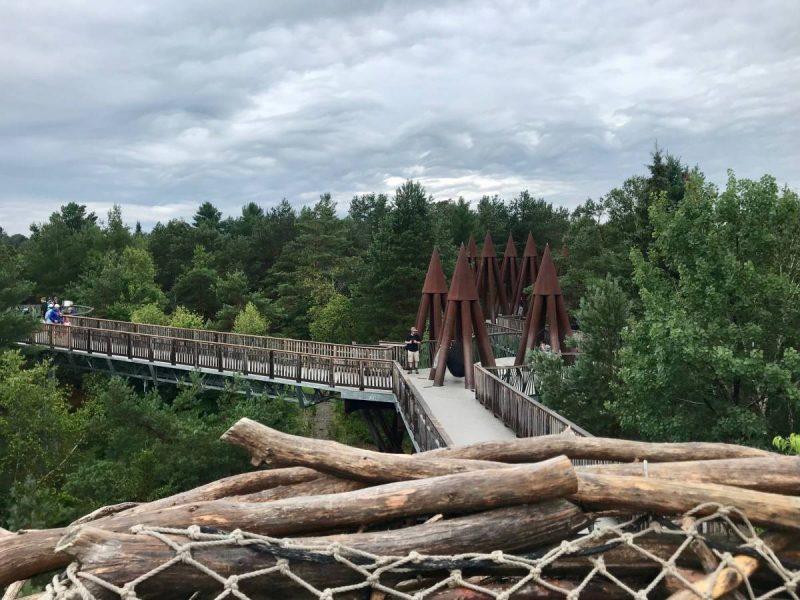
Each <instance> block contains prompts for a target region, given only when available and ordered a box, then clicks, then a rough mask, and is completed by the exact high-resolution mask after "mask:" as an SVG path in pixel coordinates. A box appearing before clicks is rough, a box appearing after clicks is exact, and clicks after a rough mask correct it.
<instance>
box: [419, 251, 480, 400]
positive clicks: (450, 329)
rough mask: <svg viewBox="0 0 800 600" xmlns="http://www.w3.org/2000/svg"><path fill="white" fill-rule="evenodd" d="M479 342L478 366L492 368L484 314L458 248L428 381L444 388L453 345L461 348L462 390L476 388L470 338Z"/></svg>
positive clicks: (463, 254)
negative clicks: (448, 356)
mask: <svg viewBox="0 0 800 600" xmlns="http://www.w3.org/2000/svg"><path fill="white" fill-rule="evenodd" d="M473 335H474V336H475V338H476V340H477V342H478V355H479V356H480V359H481V364H482V365H484V366H494V364H495V362H494V354H493V353H492V346H491V344H490V343H489V335H488V334H487V332H486V322H485V321H484V320H483V310H481V304H480V302H479V301H478V291H477V289H476V288H475V279H474V276H473V274H472V269H471V268H470V266H469V263H468V262H467V250H466V248H464V246H463V245H462V246H461V250H460V251H459V253H458V260H457V261H456V269H455V272H454V273H453V280H452V282H451V283H450V291H449V292H448V294H447V309H446V310H445V317H444V327H443V328H442V335H441V338H440V339H439V341H438V344H437V347H436V359H435V361H434V365H435V366H434V368H432V369H431V373H430V377H431V379H433V385H437V386H440V385H443V384H444V374H445V369H446V367H447V352H448V350H449V348H450V344H451V343H452V342H453V341H455V343H456V344H460V345H461V348H462V351H463V353H464V387H466V388H468V389H473V388H474V387H475V369H474V365H473V363H472V336H473Z"/></svg>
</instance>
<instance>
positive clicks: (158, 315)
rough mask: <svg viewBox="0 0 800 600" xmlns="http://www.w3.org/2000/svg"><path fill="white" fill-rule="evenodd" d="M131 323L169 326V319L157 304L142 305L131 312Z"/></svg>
mask: <svg viewBox="0 0 800 600" xmlns="http://www.w3.org/2000/svg"><path fill="white" fill-rule="evenodd" d="M131 322H133V323H147V324H148V325H169V323H170V319H169V317H168V316H167V315H166V314H165V313H164V310H163V309H162V308H161V307H160V306H159V305H158V304H144V305H142V306H140V307H138V308H135V309H134V310H133V312H131Z"/></svg>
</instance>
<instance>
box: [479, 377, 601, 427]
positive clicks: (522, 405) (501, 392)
mask: <svg viewBox="0 0 800 600" xmlns="http://www.w3.org/2000/svg"><path fill="white" fill-rule="evenodd" d="M475 398H476V399H477V400H478V402H480V403H481V404H483V405H484V406H485V407H486V408H488V409H489V410H491V411H492V412H493V413H494V415H495V416H496V417H498V418H499V419H500V420H502V421H503V424H505V425H506V426H507V427H508V428H509V429H511V430H512V431H513V432H514V433H515V434H516V435H517V437H535V436H540V435H550V434H554V433H562V432H563V431H566V430H568V429H569V430H571V431H572V432H573V433H574V434H575V435H578V436H580V437H593V436H592V434H591V433H589V432H588V431H586V430H585V429H583V428H582V427H579V426H578V425H576V424H575V423H573V422H572V421H570V420H569V419H567V418H565V417H562V416H561V415H560V414H558V413H557V412H555V411H554V410H552V409H550V408H548V407H546V406H545V405H544V404H541V403H540V402H537V401H536V400H534V399H533V398H531V397H529V396H526V395H525V394H523V393H522V392H521V391H519V390H517V389H516V388H514V387H513V386H511V385H509V384H508V383H506V382H505V381H502V380H501V379H499V378H497V377H495V376H494V374H493V373H492V372H491V371H489V370H487V369H486V368H485V367H482V366H481V365H475Z"/></svg>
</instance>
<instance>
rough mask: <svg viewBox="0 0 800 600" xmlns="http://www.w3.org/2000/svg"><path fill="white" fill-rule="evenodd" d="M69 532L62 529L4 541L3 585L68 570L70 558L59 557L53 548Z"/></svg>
mask: <svg viewBox="0 0 800 600" xmlns="http://www.w3.org/2000/svg"><path fill="white" fill-rule="evenodd" d="M66 532H67V529H66V528H63V527H61V528H56V529H37V530H30V531H24V532H20V533H17V534H15V535H4V536H2V537H0V585H8V584H10V583H14V582H15V581H20V580H21V579H28V578H29V577H31V576H33V575H36V574H38V573H46V572H47V571H53V570H55V569H60V568H62V567H65V566H66V565H67V560H66V557H64V556H59V555H58V554H56V553H55V552H54V551H53V548H55V547H56V544H57V543H58V540H60V539H61V538H62V537H63V536H64V534H65V533H66Z"/></svg>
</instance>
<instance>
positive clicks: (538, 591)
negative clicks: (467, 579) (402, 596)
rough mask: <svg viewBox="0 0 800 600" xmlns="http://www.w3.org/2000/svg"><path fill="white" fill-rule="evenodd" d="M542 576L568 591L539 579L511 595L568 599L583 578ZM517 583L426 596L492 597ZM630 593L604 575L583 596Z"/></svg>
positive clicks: (591, 599) (597, 599)
mask: <svg viewBox="0 0 800 600" xmlns="http://www.w3.org/2000/svg"><path fill="white" fill-rule="evenodd" d="M542 579H543V580H544V581H546V582H547V583H548V584H549V585H551V586H554V587H557V588H560V589H561V590H565V591H563V592H562V591H554V590H553V589H552V588H547V587H545V586H543V585H539V584H537V583H527V584H525V585H524V586H522V587H521V588H518V589H517V590H515V591H514V593H513V594H512V595H511V597H512V598H513V599H514V600H564V598H565V597H566V594H567V593H569V591H572V590H574V589H576V588H577V587H578V585H579V584H580V581H570V580H569V579H555V578H552V577H542ZM627 583H628V585H629V587H631V588H633V589H639V587H640V586H641V584H642V582H641V581H629V582H627ZM515 584H516V582H515V581H510V582H508V583H489V584H485V583H481V584H479V585H480V586H481V587H482V588H485V589H488V590H491V592H492V594H493V595H488V594H485V593H484V592H479V591H477V590H473V589H470V588H467V587H455V588H450V589H444V590H442V591H440V592H435V593H434V594H432V595H430V596H426V598H430V599H431V600H492V599H494V598H497V595H498V594H501V593H503V592H507V591H508V590H509V589H510V588H511V587H512V586H513V585H515ZM630 597H631V595H630V594H629V593H628V592H626V591H625V590H623V589H622V588H621V587H619V586H618V585H616V584H615V583H613V582H611V581H607V580H604V579H602V578H600V577H596V578H595V579H594V580H593V581H591V582H590V583H589V584H588V585H587V586H586V587H584V588H583V589H582V590H581V592H580V598H581V600H615V599H617V598H619V599H622V598H630Z"/></svg>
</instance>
